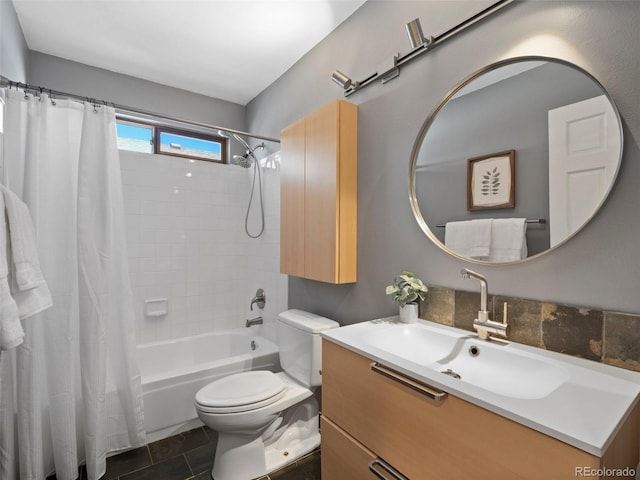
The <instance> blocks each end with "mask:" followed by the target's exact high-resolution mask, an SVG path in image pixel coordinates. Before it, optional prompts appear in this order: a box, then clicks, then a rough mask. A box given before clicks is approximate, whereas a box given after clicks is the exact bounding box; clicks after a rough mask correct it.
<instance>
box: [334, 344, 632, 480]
mask: <svg viewBox="0 0 640 480" xmlns="http://www.w3.org/2000/svg"><path fill="white" fill-rule="evenodd" d="M322 348H323V355H322V357H323V367H322V384H323V386H322V395H323V396H322V404H323V414H324V415H325V416H326V417H328V419H329V420H331V421H332V422H334V423H335V424H336V425H338V426H339V427H340V428H342V429H343V430H345V431H346V432H347V433H348V434H349V435H351V436H352V437H354V438H355V439H357V440H358V441H359V442H361V443H362V444H363V445H364V446H365V447H366V448H367V449H369V450H371V451H372V452H374V453H375V454H376V455H378V456H380V457H382V458H384V459H385V460H386V461H387V462H388V463H389V464H391V465H392V466H393V467H394V468H396V469H397V470H399V471H400V472H401V473H402V474H404V475H405V476H407V477H408V478H410V479H413V480H429V479H436V480H447V479H456V480H461V479H473V480H482V479H488V480H489V479H491V480H495V479H499V478H509V479H513V480H515V479H532V480H539V479H542V478H544V479H545V480H552V479H564V478H566V479H575V478H576V471H575V468H576V467H591V468H598V467H599V466H600V459H599V458H597V457H595V456H592V455H590V454H588V453H586V452H584V451H582V450H579V449H577V448H575V447H572V446H570V445H567V444H565V443H563V442H560V441H559V440H556V439H554V438H551V437H548V436H546V435H544V434H541V433H539V432H537V431H535V430H532V429H530V428H527V427H524V426H522V425H520V424H518V423H516V422H513V421H511V420H508V419H506V418H504V417H501V416H499V415H496V414H494V413H492V412H489V411H488V410H485V409H483V408H480V407H477V406H475V405H473V404H471V403H469V402H466V401H464V400H461V399H459V398H456V397H454V396H452V395H449V396H447V397H446V399H445V400H443V401H442V402H439V403H437V402H434V401H432V400H429V399H428V398H427V397H426V396H424V395H423V394H421V393H418V392H416V391H414V390H412V389H410V388H408V387H406V386H403V385H401V384H400V383H398V382H396V381H395V380H392V379H389V378H387V377H385V376H383V375H380V374H379V373H375V372H374V371H372V369H371V364H372V360H370V359H368V358H366V357H363V356H361V355H358V354H356V353H354V352H351V351H350V350H347V349H345V348H342V347H340V346H338V345H336V344H334V343H332V342H330V341H328V340H323V347H322ZM637 419H638V417H637V415H636V417H635V421H636V423H637V421H638V420H637ZM637 431H638V430H637V426H636V427H635V435H636V437H637ZM324 444H325V442H324V441H323V448H325V447H324ZM323 455H324V451H323ZM323 468H324V463H323ZM326 478H331V477H326Z"/></svg>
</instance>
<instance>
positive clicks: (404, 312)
mask: <svg viewBox="0 0 640 480" xmlns="http://www.w3.org/2000/svg"><path fill="white" fill-rule="evenodd" d="M400 321H401V322H403V323H416V322H417V321H418V304H417V303H408V304H406V305H405V306H404V307H400Z"/></svg>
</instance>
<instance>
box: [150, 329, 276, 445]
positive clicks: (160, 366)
mask: <svg viewBox="0 0 640 480" xmlns="http://www.w3.org/2000/svg"><path fill="white" fill-rule="evenodd" d="M252 331H255V329H253V328H242V329H236V330H226V331H222V332H213V333H206V334H202V335H195V336H192V337H184V338H179V339H176V340H167V341H162V342H153V343H145V344H142V345H138V347H137V354H138V362H139V365H140V373H141V374H142V395H143V398H144V423H145V430H146V433H147V441H148V442H149V441H155V440H159V439H161V438H164V437H167V436H169V435H173V434H174V433H178V432H181V431H184V430H187V429H189V428H194V427H195V426H197V425H201V424H200V423H199V420H197V417H198V416H197V413H196V410H195V407H194V405H193V401H194V396H195V394H196V392H197V391H198V390H199V389H200V388H202V387H203V386H205V385H206V384H208V383H210V382H212V381H214V380H216V379H218V378H221V377H224V376H226V375H230V374H232V373H237V372H242V371H246V370H271V371H279V370H280V363H279V357H278V347H277V345H275V344H274V343H273V342H271V341H269V340H267V339H266V338H264V337H260V336H258V335H255V334H253V332H252ZM253 347H255V349H253Z"/></svg>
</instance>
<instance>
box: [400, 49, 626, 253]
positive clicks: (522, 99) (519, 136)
mask: <svg viewBox="0 0 640 480" xmlns="http://www.w3.org/2000/svg"><path fill="white" fill-rule="evenodd" d="M622 145H623V139H622V125H621V122H620V116H619V114H618V110H617V109H616V107H615V105H614V103H613V101H612V100H611V98H610V96H609V95H608V94H607V92H606V91H605V90H604V88H603V87H602V85H601V84H600V83H599V82H598V81H597V80H596V79H595V78H594V77H593V76H591V75H590V74H589V73H587V72H586V71H584V70H583V69H581V68H580V67H578V66H576V65H573V64H571V63H568V62H566V61H563V60H558V59H553V58H547V57H518V58H512V59H508V60H503V61H500V62H497V63H494V64H492V65H489V66H487V67H485V68H483V69H481V70H479V71H477V72H475V73H473V74H472V75H470V76H469V77H468V78H466V79H465V80H463V81H462V82H460V83H459V84H458V85H457V86H456V87H455V88H454V89H453V90H451V92H449V93H448V94H447V95H446V96H445V97H444V99H443V100H442V102H440V104H439V105H438V106H437V107H436V109H435V110H434V111H433V112H432V113H431V115H430V116H429V117H428V118H427V120H426V121H425V123H424V125H423V126H422V128H421V130H420V132H419V134H418V137H417V139H416V142H415V144H414V147H413V151H412V153H411V166H410V171H409V195H410V200H411V207H412V209H413V212H414V215H415V217H416V220H417V221H418V224H419V225H420V227H421V228H422V230H423V231H424V232H425V233H426V234H427V236H428V237H429V238H430V239H431V240H433V241H434V242H435V243H436V244H437V245H438V246H440V247H441V248H443V249H444V250H445V251H447V252H448V253H450V254H452V255H454V256H456V257H458V258H462V259H465V260H469V261H472V262H476V263H501V264H505V263H507V264H508V263H516V262H522V261H526V260H529V259H531V258H535V257H537V256H540V255H542V254H544V253H545V252H548V251H550V250H552V249H554V248H555V247H557V246H559V245H561V244H563V243H565V242H566V241H567V240H568V239H569V238H571V237H572V236H573V235H575V233H576V232H578V231H579V230H580V229H581V228H582V227H584V226H585V225H586V224H587V223H588V222H589V220H590V219H591V218H592V217H593V216H594V214H595V213H596V212H597V211H598V209H599V208H600V206H601V205H602V203H603V202H604V200H605V199H606V197H607V195H608V194H609V192H610V190H611V188H612V186H613V184H614V182H615V178H616V175H617V173H618V170H619V167H620V161H621V159H622Z"/></svg>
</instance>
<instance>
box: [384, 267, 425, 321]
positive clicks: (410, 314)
mask: <svg viewBox="0 0 640 480" xmlns="http://www.w3.org/2000/svg"><path fill="white" fill-rule="evenodd" d="M427 290H428V289H427V286H426V285H425V284H424V283H422V280H420V279H419V278H416V277H415V275H414V274H413V273H412V272H402V274H401V275H398V276H397V277H395V278H394V280H393V284H392V285H387V289H386V293H387V295H391V296H392V298H393V301H394V302H397V303H398V304H399V305H400V321H401V322H404V323H414V322H416V321H417V320H418V299H420V300H424V299H425V294H426V293H427Z"/></svg>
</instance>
